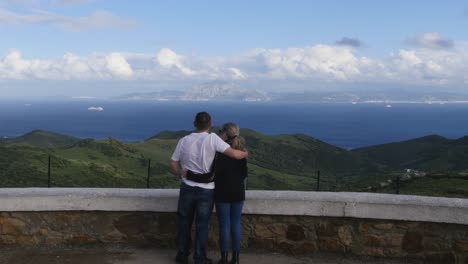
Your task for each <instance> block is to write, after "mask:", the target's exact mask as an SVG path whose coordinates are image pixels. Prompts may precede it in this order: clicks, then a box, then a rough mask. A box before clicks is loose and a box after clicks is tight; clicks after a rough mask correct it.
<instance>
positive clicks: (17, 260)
mask: <svg viewBox="0 0 468 264" xmlns="http://www.w3.org/2000/svg"><path fill="white" fill-rule="evenodd" d="M174 253H175V252H174V250H169V249H132V248H124V249H122V248H120V249H118V248H112V249H104V248H88V249H49V250H47V249H35V250H21V249H1V250H0V263H1V264H13V263H14V264H79V263H80V264H81V263H86V264H150V263H151V264H156V263H158V264H165V263H170V264H173V263H175V262H174V260H173V258H174ZM209 257H211V258H212V259H213V260H217V259H218V256H217V253H216V252H210V254H209ZM191 263H193V262H191ZM241 263H242V264H249V263H252V264H267V263H268V264H270V263H275V264H283V263H284V264H305V263H314V264H368V263H379V264H402V263H405V262H397V261H390V260H375V259H374V260H363V259H355V258H345V257H339V256H315V257H307V258H305V257H301V258H299V257H292V256H284V255H279V254H268V253H258V252H248V253H243V254H242V255H241Z"/></svg>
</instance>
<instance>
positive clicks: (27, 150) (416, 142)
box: [0, 128, 468, 197]
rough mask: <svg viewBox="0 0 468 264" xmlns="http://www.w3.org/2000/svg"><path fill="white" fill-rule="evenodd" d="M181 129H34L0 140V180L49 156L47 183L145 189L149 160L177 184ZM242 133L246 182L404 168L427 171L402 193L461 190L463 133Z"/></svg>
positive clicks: (20, 176)
mask: <svg viewBox="0 0 468 264" xmlns="http://www.w3.org/2000/svg"><path fill="white" fill-rule="evenodd" d="M213 131H216V128H214V129H213ZM188 133H190V132H189V131H174V132H171V131H164V132H161V133H159V134H157V135H155V136H153V137H151V138H150V139H148V140H146V141H141V142H131V143H124V142H121V141H119V140H116V139H112V138H108V139H104V140H94V139H76V138H73V137H68V136H65V135H60V134H56V133H50V132H46V131H33V132H31V133H28V134H25V135H23V136H20V137H17V138H12V139H6V140H2V141H1V144H0V151H2V155H1V156H0V186H2V187H31V186H47V166H48V163H47V160H48V157H49V156H50V157H51V161H52V163H51V178H52V186H61V187H131V188H145V187H146V184H147V176H148V165H149V162H150V160H151V167H150V186H151V187H152V188H168V187H172V188H173V187H177V186H178V184H179V183H178V179H176V178H175V177H174V176H172V175H171V174H170V172H169V165H168V163H169V159H170V157H171V155H172V152H173V151H174V148H175V146H176V144H177V142H178V139H179V138H181V137H182V136H185V135H187V134H188ZM241 134H242V136H243V137H245V139H246V143H247V147H248V149H249V158H248V161H249V178H248V186H249V188H250V189H268V190H305V191H306V190H315V188H316V183H317V173H316V171H317V170H320V171H321V177H320V186H321V190H330V191H364V190H373V191H379V192H394V183H393V182H392V183H391V184H388V183H389V182H391V181H393V180H394V179H395V178H396V177H397V176H402V175H403V174H404V169H406V168H410V169H416V170H419V171H423V172H424V173H425V175H426V177H423V178H410V179H409V180H406V181H403V182H402V184H401V192H402V193H409V194H424V195H430V194H433V195H444V196H457V197H468V190H467V189H466V188H465V187H463V186H468V162H466V161H467V160H468V157H467V156H468V137H464V138H460V139H457V140H450V139H446V138H443V137H440V136H427V137H422V138H418V139H413V140H408V141H404V142H397V143H391V144H384V145H378V146H371V147H366V148H360V149H355V150H352V151H348V150H345V149H341V148H338V147H336V146H333V145H330V144H327V143H326V142H323V141H320V140H317V139H315V138H312V137H309V136H306V135H302V134H294V135H276V136H268V135H264V134H261V133H258V132H256V131H253V130H250V129H242V131H241ZM382 183H385V184H382Z"/></svg>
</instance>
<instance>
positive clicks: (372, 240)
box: [364, 235, 387, 248]
mask: <svg viewBox="0 0 468 264" xmlns="http://www.w3.org/2000/svg"><path fill="white" fill-rule="evenodd" d="M386 244H387V243H386V241H385V238H384V237H380V236H377V235H367V236H365V237H364V245H365V246H367V247H372V248H381V247H384V246H385V245H386Z"/></svg>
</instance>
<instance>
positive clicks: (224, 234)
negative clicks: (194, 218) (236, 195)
mask: <svg viewBox="0 0 468 264" xmlns="http://www.w3.org/2000/svg"><path fill="white" fill-rule="evenodd" d="M243 206H244V201H240V202H235V203H218V202H217V203H216V214H217V215H218V222H219V247H220V249H221V252H227V251H228V248H229V235H231V239H232V251H237V252H239V250H240V241H241V214H242V207H243Z"/></svg>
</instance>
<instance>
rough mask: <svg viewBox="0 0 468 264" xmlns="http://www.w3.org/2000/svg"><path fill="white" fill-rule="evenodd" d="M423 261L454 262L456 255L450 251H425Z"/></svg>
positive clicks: (427, 263) (430, 262) (439, 263)
mask: <svg viewBox="0 0 468 264" xmlns="http://www.w3.org/2000/svg"><path fill="white" fill-rule="evenodd" d="M424 263H426V264H441V263H443V264H455V263H456V257H455V255H454V254H453V253H451V252H434V253H426V254H425V260H424Z"/></svg>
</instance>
